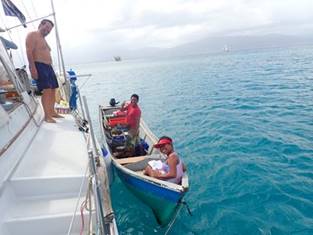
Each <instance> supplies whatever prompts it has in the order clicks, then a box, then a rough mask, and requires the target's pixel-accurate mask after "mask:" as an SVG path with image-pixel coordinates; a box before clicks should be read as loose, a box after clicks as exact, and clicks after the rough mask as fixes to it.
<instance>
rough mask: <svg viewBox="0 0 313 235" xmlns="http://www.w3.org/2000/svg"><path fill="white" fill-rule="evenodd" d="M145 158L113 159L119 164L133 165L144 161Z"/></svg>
mask: <svg viewBox="0 0 313 235" xmlns="http://www.w3.org/2000/svg"><path fill="white" fill-rule="evenodd" d="M145 158H146V156H139V157H127V158H120V159H115V160H116V161H117V162H118V163H119V164H121V165H125V164H129V163H135V162H140V161H142V160H145Z"/></svg>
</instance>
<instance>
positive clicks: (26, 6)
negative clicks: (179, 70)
mask: <svg viewBox="0 0 313 235" xmlns="http://www.w3.org/2000/svg"><path fill="white" fill-rule="evenodd" d="M11 1H12V2H13V3H15V4H16V5H17V6H18V7H19V9H20V10H21V11H22V12H23V13H24V15H25V16H26V18H27V20H32V19H35V18H37V17H43V16H46V15H49V14H50V13H51V3H50V0H32V1H31V0H11ZM54 5H55V9H56V18H57V23H58V29H59V34H60V39H61V43H62V48H63V51H64V54H65V57H66V58H69V59H70V60H73V58H74V59H75V58H76V59H77V58H78V57H79V56H78V54H79V53H80V54H83V55H84V57H85V58H80V57H79V58H80V59H79V61H78V62H84V60H85V61H86V62H87V61H92V60H97V59H99V58H112V56H114V55H119V54H123V52H126V51H127V52H130V51H140V50H143V51H144V49H145V48H162V49H167V48H174V47H177V46H181V45H184V44H186V43H192V42H197V41H199V40H202V39H205V38H208V37H219V36H223V37H226V36H262V35H268V34H282V35H296V36H311V35H312V34H313V13H312V12H313V1H312V0H218V1H217V0H88V1H82V0H54ZM0 15H1V18H0V20H1V22H6V24H5V25H3V24H0V27H9V26H12V25H16V24H18V20H17V19H16V18H14V17H4V14H3V11H2V9H1V11H0ZM50 18H51V17H50ZM37 25H38V23H37V22H36V23H33V24H30V25H29V27H28V28H26V29H23V28H19V29H18V30H12V35H14V36H15V37H16V35H15V32H13V31H19V35H18V36H17V38H18V42H17V43H22V44H23V40H24V38H25V36H26V34H27V33H28V32H29V31H31V30H34V29H36V27H37ZM54 39H55V35H54V34H53V33H52V34H51V35H49V36H48V37H47V40H48V42H49V44H55V40H54ZM15 41H16V40H15ZM21 47H23V46H21ZM52 48H54V46H53V45H52ZM73 62H75V61H73Z"/></svg>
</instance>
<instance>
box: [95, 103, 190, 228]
mask: <svg viewBox="0 0 313 235" xmlns="http://www.w3.org/2000/svg"><path fill="white" fill-rule="evenodd" d="M117 110H118V107H112V106H108V107H104V106H99V118H100V123H101V135H102V140H101V141H102V145H103V146H105V147H106V148H107V150H108V152H109V154H110V156H111V160H112V164H113V166H114V168H115V170H116V172H117V174H118V176H119V177H120V179H121V181H122V182H123V183H124V184H125V185H126V187H127V188H128V189H129V190H130V191H131V192H132V193H133V194H134V195H135V196H136V197H137V198H138V199H140V200H141V201H142V202H144V203H145V204H146V205H148V206H149V207H150V208H151V209H152V211H153V213H154V215H155V217H156V219H157V221H158V223H159V224H160V225H163V226H164V225H166V224H168V223H169V222H170V221H171V218H172V217H173V215H175V212H176V211H177V209H178V208H179V206H180V205H181V201H182V198H183V197H184V195H185V193H186V192H187V191H188V188H189V183H188V175H187V173H185V174H184V176H183V178H182V181H181V184H175V183H171V182H168V181H164V180H160V179H156V178H152V177H150V176H146V175H144V174H143V170H144V168H145V167H146V166H147V163H148V162H149V161H150V160H152V159H153V160H157V159H160V160H164V159H165V156H164V155H163V154H162V153H161V152H160V151H159V149H156V148H153V144H154V143H156V142H157V140H158V139H157V137H156V136H155V135H154V134H153V133H152V132H151V130H150V129H149V128H148V126H147V125H146V124H145V122H144V121H143V120H142V119H141V121H140V130H139V132H140V133H139V136H140V145H139V146H137V147H136V148H135V152H132V151H129V149H127V146H126V145H125V140H126V138H127V130H123V128H122V129H121V131H119V133H116V132H115V131H113V130H115V129H116V128H112V126H114V124H118V123H119V122H121V123H123V122H124V120H123V118H116V117H113V112H114V111H117Z"/></svg>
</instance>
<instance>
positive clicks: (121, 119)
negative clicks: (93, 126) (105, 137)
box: [108, 117, 127, 127]
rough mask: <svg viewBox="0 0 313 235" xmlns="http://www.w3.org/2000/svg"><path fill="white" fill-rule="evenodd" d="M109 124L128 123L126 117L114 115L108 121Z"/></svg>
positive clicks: (112, 125)
mask: <svg viewBox="0 0 313 235" xmlns="http://www.w3.org/2000/svg"><path fill="white" fill-rule="evenodd" d="M108 124H109V126H111V127H114V126H116V125H118V124H127V119H126V117H113V118H110V119H109V121H108Z"/></svg>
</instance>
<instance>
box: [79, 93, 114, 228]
mask: <svg viewBox="0 0 313 235" xmlns="http://www.w3.org/2000/svg"><path fill="white" fill-rule="evenodd" d="M83 106H84V110H85V114H86V118H87V121H88V124H89V128H90V129H89V140H90V141H88V142H89V143H90V145H89V149H88V156H89V169H90V175H91V176H92V185H93V192H94V202H95V208H96V223H97V229H98V230H99V231H97V232H99V233H100V234H117V231H115V229H116V228H115V227H114V224H113V219H114V214H113V210H112V207H111V201H110V196H109V186H108V180H107V179H108V176H107V172H106V167H105V166H103V163H102V164H101V160H100V151H99V150H98V148H97V144H96V137H95V134H94V130H93V126H92V122H91V118H90V114H89V109H88V104H87V99H86V97H85V96H83Z"/></svg>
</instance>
